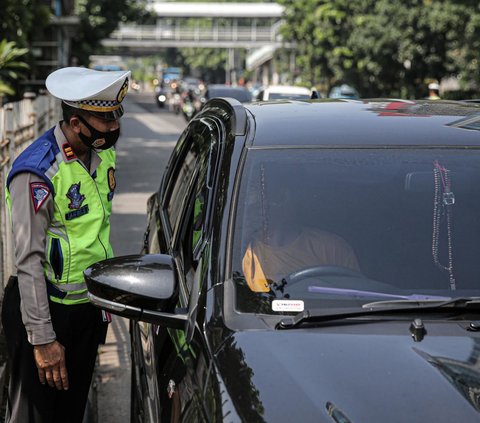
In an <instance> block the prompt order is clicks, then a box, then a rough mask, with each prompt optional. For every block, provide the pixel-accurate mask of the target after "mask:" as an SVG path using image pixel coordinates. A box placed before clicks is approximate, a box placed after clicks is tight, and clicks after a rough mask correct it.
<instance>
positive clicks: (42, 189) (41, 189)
mask: <svg viewBox="0 0 480 423" xmlns="http://www.w3.org/2000/svg"><path fill="white" fill-rule="evenodd" d="M30 193H31V194H32V201H33V209H34V210H35V213H37V212H38V210H39V209H40V207H42V204H43V203H45V201H46V200H47V198H48V196H49V195H50V188H49V187H48V185H47V184H44V183H43V182H31V183H30Z"/></svg>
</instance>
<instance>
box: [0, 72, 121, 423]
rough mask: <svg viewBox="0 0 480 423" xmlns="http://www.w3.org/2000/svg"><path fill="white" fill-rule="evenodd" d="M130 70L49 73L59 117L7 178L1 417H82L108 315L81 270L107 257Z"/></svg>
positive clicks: (13, 419)
mask: <svg viewBox="0 0 480 423" xmlns="http://www.w3.org/2000/svg"><path fill="white" fill-rule="evenodd" d="M129 76H130V72H129V71H118V72H101V71H95V70H91V69H86V68H74V67H69V68H63V69H59V70H57V71H55V72H53V73H52V74H50V75H49V77H48V78H47V80H46V86H47V89H48V91H49V92H50V93H51V94H52V95H53V96H55V97H57V98H59V99H61V100H62V111H63V120H62V121H60V122H59V123H58V124H57V125H56V126H55V127H54V128H51V129H50V130H48V131H47V132H46V133H45V134H43V135H42V136H41V137H40V138H38V139H37V140H36V141H35V142H34V143H33V144H32V145H30V146H29V147H28V148H27V149H26V150H25V151H24V152H23V153H22V154H20V156H19V157H18V158H17V159H16V160H15V162H14V163H13V166H12V169H11V171H10V173H9V175H8V178H7V190H6V194H7V205H8V207H9V209H10V212H11V220H12V227H13V233H14V245H15V259H16V267H17V276H18V278H17V277H11V278H10V280H9V282H8V284H7V287H6V288H5V296H4V301H3V307H2V323H3V326H4V332H5V336H6V340H7V349H8V354H9V368H10V385H9V395H8V405H7V422H8V421H10V422H16V423H23V422H25V423H27V422H28V423H33V422H35V423H36V422H45V423H52V422H63V423H65V422H69V423H75V422H79V423H80V422H81V421H82V419H83V415H84V411H85V406H86V402H87V396H88V392H89V387H90V383H91V378H92V374H93V370H94V365H95V360H96V356H97V349H98V345H99V344H100V343H102V342H104V340H105V335H106V330H107V324H108V320H109V316H108V315H106V313H103V312H102V311H101V310H99V309H97V308H94V307H93V306H92V305H91V304H90V303H89V301H88V298H87V290H86V286H85V282H84V278H83V270H84V269H85V268H86V267H88V266H89V265H91V264H93V263H95V262H97V261H99V260H103V259H106V258H110V257H112V256H113V252H112V247H111V245H110V242H109V235H110V223H109V217H110V213H111V209H112V198H113V194H114V191H115V185H116V183H115V149H114V148H112V147H113V146H114V145H115V143H116V141H117V139H118V136H119V131H120V127H119V122H118V119H119V118H120V117H121V116H122V114H123V108H122V104H121V103H122V100H123V98H124V97H125V95H126V93H127V90H128V79H129Z"/></svg>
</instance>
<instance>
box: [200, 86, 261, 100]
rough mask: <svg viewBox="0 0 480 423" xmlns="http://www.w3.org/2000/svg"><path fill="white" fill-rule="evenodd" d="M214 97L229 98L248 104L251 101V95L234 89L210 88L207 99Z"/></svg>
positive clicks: (245, 91)
mask: <svg viewBox="0 0 480 423" xmlns="http://www.w3.org/2000/svg"><path fill="white" fill-rule="evenodd" d="M215 97H231V98H234V99H236V100H238V101H240V102H241V103H248V102H249V101H251V100H252V95H251V94H250V92H249V91H247V90H242V89H235V88H228V87H226V88H211V89H209V92H208V98H215Z"/></svg>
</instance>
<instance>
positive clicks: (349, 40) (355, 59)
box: [279, 0, 480, 98]
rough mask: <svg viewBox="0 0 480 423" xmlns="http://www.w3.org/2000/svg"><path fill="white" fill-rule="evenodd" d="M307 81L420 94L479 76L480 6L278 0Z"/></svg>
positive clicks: (373, 92)
mask: <svg viewBox="0 0 480 423" xmlns="http://www.w3.org/2000/svg"><path fill="white" fill-rule="evenodd" d="M279 3H281V4H283V5H284V6H285V7H286V18H285V21H286V23H285V25H284V27H283V28H282V35H283V38H284V40H285V41H287V42H292V43H295V44H296V46H297V48H296V55H297V63H298V65H299V69H298V73H299V75H300V77H301V78H302V80H304V81H305V82H308V83H310V84H314V85H321V86H322V87H324V90H325V91H328V90H329V88H330V87H331V86H332V85H337V84H340V83H349V84H352V85H354V86H355V87H356V88H357V89H358V90H359V91H360V93H361V95H362V96H401V97H411V98H413V97H421V96H423V95H425V92H424V90H425V88H426V82H428V81H430V80H434V79H436V80H441V79H442V78H444V77H448V76H451V75H458V76H459V77H460V78H461V80H462V81H463V83H464V85H465V86H468V87H470V88H471V87H472V86H476V84H477V82H478V80H479V78H480V68H479V66H478V59H477V57H478V51H479V47H480V4H479V3H478V1H472V0H404V1H402V2H397V1H395V2H393V1H391V0H356V1H354V2H352V1H350V0H279Z"/></svg>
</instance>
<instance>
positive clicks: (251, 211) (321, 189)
mask: <svg viewBox="0 0 480 423" xmlns="http://www.w3.org/2000/svg"><path fill="white" fill-rule="evenodd" d="M238 205H239V206H238V210H237V214H236V224H235V233H234V252H233V263H232V265H233V272H234V280H235V282H236V287H237V308H238V309H239V310H241V311H245V312H263V313H273V314H274V313H275V311H274V310H273V306H272V301H273V300H275V299H277V300H278V299H281V300H283V299H288V300H300V301H303V302H304V305H305V308H328V307H331V308H334V307H354V308H355V307H356V308H358V307H361V306H362V304H364V303H369V302H373V301H381V300H386V299H418V298H424V297H426V298H437V297H441V298H442V297H445V298H449V297H457V296H464V295H465V296H469V295H480V288H479V286H478V283H477V278H478V277H479V276H480V260H478V257H479V255H480V247H479V243H478V233H480V219H478V215H479V212H480V162H479V153H478V152H477V151H474V150H468V151H455V150H385V151H380V150H290V149H289V150H273V151H272V150H271V151H262V150H256V151H255V150H253V151H250V152H249V153H248V156H247V161H246V166H245V169H244V173H243V177H242V182H241V189H240V193H239V201H238ZM309 268H310V269H311V268H313V270H310V271H307V272H304V273H299V272H300V271H303V270H306V269H309ZM309 272H310V273H309ZM452 288H456V290H455V291H454V290H452Z"/></svg>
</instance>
